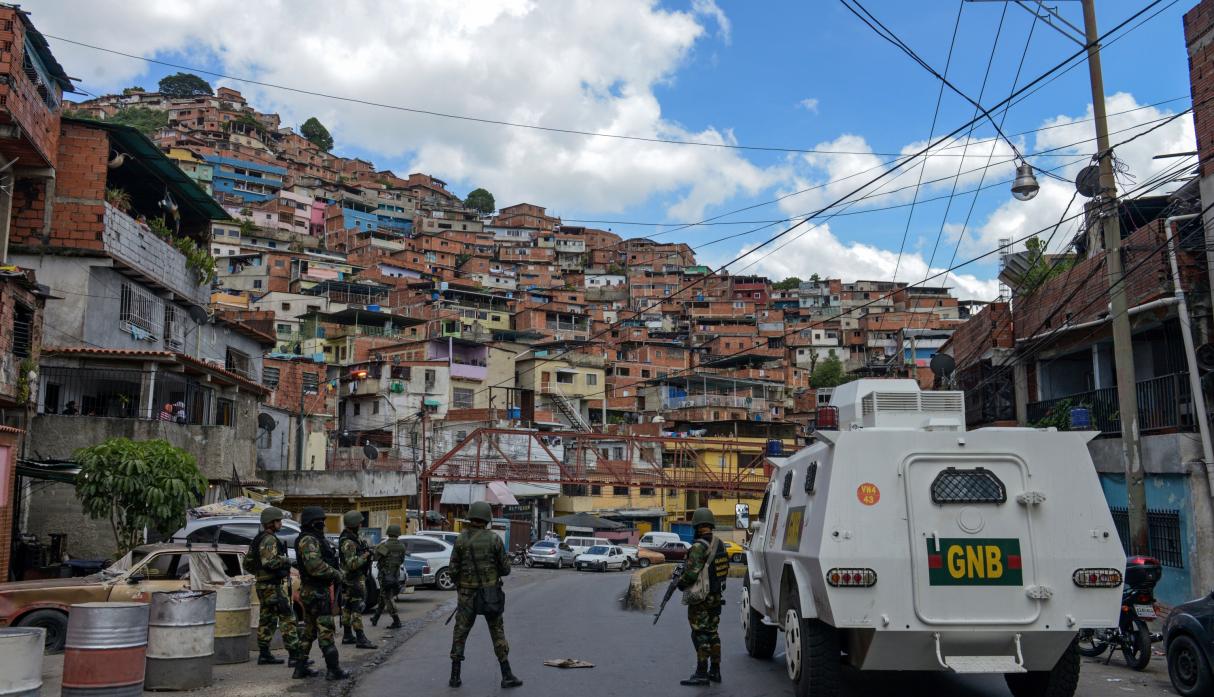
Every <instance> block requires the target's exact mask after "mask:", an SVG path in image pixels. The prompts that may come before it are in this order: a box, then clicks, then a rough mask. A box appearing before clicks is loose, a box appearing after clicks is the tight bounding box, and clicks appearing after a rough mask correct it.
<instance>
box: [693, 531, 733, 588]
mask: <svg viewBox="0 0 1214 697" xmlns="http://www.w3.org/2000/svg"><path fill="white" fill-rule="evenodd" d="M695 544H702V545H704V546H706V547H708V549H709V550H711V549H712V543H710V542H708V541H707V540H703V539H699V538H697V539H696V541H695ZM702 573H706V574H708V592H709V593H713V594H715V595H720V594H721V592H722V591H724V589H725V579H726V578H729V553H728V552H726V551H725V544H724V543H721V544H718V545H717V554H716V556H715V557H713V558H711V559H705V560H704V571H703V572H702Z"/></svg>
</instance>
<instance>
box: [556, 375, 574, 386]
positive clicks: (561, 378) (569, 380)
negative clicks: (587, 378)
mask: <svg viewBox="0 0 1214 697" xmlns="http://www.w3.org/2000/svg"><path fill="white" fill-rule="evenodd" d="M573 376H574V373H557V374H556V381H557V382H558V383H560V384H562V385H572V384H573Z"/></svg>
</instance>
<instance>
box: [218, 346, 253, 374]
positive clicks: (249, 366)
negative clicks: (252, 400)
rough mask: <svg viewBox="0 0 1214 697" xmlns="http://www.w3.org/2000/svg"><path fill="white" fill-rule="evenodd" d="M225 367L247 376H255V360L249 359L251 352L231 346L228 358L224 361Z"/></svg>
mask: <svg viewBox="0 0 1214 697" xmlns="http://www.w3.org/2000/svg"><path fill="white" fill-rule="evenodd" d="M223 367H224V368H227V369H228V370H230V371H232V372H233V373H236V374H237V375H243V376H244V377H246V378H248V377H252V376H253V362H252V361H251V360H250V359H249V354H247V353H245V352H243V351H237V350H236V349H234V348H231V347H229V348H228V353H227V360H225V361H224V366H223Z"/></svg>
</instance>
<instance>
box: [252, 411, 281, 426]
mask: <svg viewBox="0 0 1214 697" xmlns="http://www.w3.org/2000/svg"><path fill="white" fill-rule="evenodd" d="M257 428H260V429H261V430H263V431H273V430H274V429H276V428H278V422H277V421H275V420H274V417H273V416H270V415H269V414H267V413H265V412H262V413H260V414H258V415H257Z"/></svg>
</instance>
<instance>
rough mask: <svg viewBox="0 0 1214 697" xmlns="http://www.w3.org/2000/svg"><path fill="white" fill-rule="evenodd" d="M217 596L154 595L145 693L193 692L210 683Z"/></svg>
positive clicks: (209, 593) (198, 593) (200, 593)
mask: <svg viewBox="0 0 1214 697" xmlns="http://www.w3.org/2000/svg"><path fill="white" fill-rule="evenodd" d="M214 653H215V593H214V592H213V591H186V590H182V591H172V592H169V593H153V594H152V609H151V616H150V618H149V619H148V662H147V674H146V676H145V677H144V680H143V689H145V690H193V689H196V688H199V687H206V686H207V685H210V684H211V665H212V662H211V658H212V656H213V654H214Z"/></svg>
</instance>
